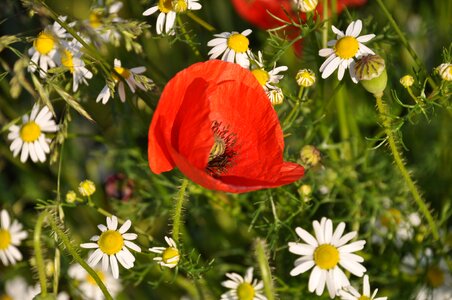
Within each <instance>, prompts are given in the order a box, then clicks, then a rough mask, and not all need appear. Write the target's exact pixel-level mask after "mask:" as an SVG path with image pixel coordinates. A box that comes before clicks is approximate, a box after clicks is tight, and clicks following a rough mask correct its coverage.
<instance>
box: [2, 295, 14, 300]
mask: <svg viewBox="0 0 452 300" xmlns="http://www.w3.org/2000/svg"><path fill="white" fill-rule="evenodd" d="M0 300H14V299H13V298H11V296H9V295H1V296H0Z"/></svg>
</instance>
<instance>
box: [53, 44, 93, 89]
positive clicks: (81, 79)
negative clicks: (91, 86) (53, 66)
mask: <svg viewBox="0 0 452 300" xmlns="http://www.w3.org/2000/svg"><path fill="white" fill-rule="evenodd" d="M81 46H82V45H81V44H80V43H79V42H78V41H77V40H73V41H71V42H69V43H68V44H67V46H66V47H65V48H64V49H63V50H62V51H61V54H60V56H61V57H60V60H61V65H62V66H64V67H66V68H68V69H69V71H70V72H71V74H72V76H73V84H72V91H73V92H74V93H75V92H76V91H77V90H78V86H79V84H80V83H83V84H86V85H88V81H87V79H91V78H93V73H91V71H89V70H88V69H87V68H86V67H85V62H84V61H83V60H82V51H81Z"/></svg>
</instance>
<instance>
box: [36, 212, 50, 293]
mask: <svg viewBox="0 0 452 300" xmlns="http://www.w3.org/2000/svg"><path fill="white" fill-rule="evenodd" d="M47 216H48V213H47V212H42V213H41V214H40V215H39V217H38V220H37V222H36V225H35V230H34V235H33V246H34V250H35V258H36V267H37V268H38V276H39V284H40V286H41V295H42V296H47V279H46V272H45V265H44V258H43V256H42V249H41V232H42V226H43V224H44V221H45V218H46V217H47Z"/></svg>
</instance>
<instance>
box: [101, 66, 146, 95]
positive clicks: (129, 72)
mask: <svg viewBox="0 0 452 300" xmlns="http://www.w3.org/2000/svg"><path fill="white" fill-rule="evenodd" d="M114 66H115V67H114V69H115V71H116V73H118V74H119V75H121V77H122V78H123V79H124V80H125V81H126V82H127V85H128V86H129V88H130V90H131V91H132V93H135V89H136V88H137V87H138V88H139V89H141V90H143V91H145V90H146V88H145V87H144V86H143V85H142V84H141V83H139V82H137V81H136V80H135V78H134V75H137V74H142V73H144V72H145V71H146V68H145V67H136V68H132V69H126V68H123V67H122V66H121V61H120V60H119V59H116V58H115V62H114ZM112 77H113V80H114V82H115V84H117V85H118V93H119V99H121V101H122V102H125V101H126V91H125V88H124V82H123V80H121V79H120V78H118V76H117V75H116V74H115V73H114V74H112ZM110 97H111V92H110V88H109V87H108V85H105V87H104V88H103V89H102V91H101V92H100V94H99V96H97V99H96V102H100V101H102V104H106V103H107V102H108V100H109V99H110Z"/></svg>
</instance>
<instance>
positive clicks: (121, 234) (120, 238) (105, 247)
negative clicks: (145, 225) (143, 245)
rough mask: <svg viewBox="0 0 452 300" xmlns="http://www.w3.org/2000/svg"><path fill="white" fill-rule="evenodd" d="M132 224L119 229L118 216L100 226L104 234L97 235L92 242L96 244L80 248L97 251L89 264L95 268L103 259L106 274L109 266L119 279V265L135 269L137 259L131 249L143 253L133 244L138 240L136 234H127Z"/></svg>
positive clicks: (88, 244)
mask: <svg viewBox="0 0 452 300" xmlns="http://www.w3.org/2000/svg"><path fill="white" fill-rule="evenodd" d="M131 225H132V222H131V221H130V220H127V221H125V222H124V224H122V226H121V227H120V228H119V229H117V228H118V218H117V217H116V216H111V218H110V217H107V226H105V225H103V224H99V225H98V226H97V227H98V228H99V230H100V231H101V232H102V233H101V235H100V236H98V235H95V236H93V237H92V238H91V239H90V240H91V241H92V242H94V243H84V244H81V245H80V247H82V248H87V249H96V250H95V251H94V252H93V253H92V254H91V255H90V256H89V258H88V264H89V265H90V266H95V265H97V263H98V262H99V261H100V260H101V259H102V270H103V271H104V272H106V271H107V270H108V266H109V265H110V267H111V272H112V274H113V277H114V278H116V279H118V277H119V267H118V261H119V263H120V264H121V265H122V266H123V267H124V268H126V269H130V268H132V267H133V265H134V262H135V257H134V256H133V255H132V253H130V251H129V249H128V248H130V249H132V250H134V251H136V252H141V249H140V247H138V245H137V244H135V243H133V242H131V241H133V240H135V239H136V238H137V234H135V233H126V232H127V230H129V228H130V226H131Z"/></svg>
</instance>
